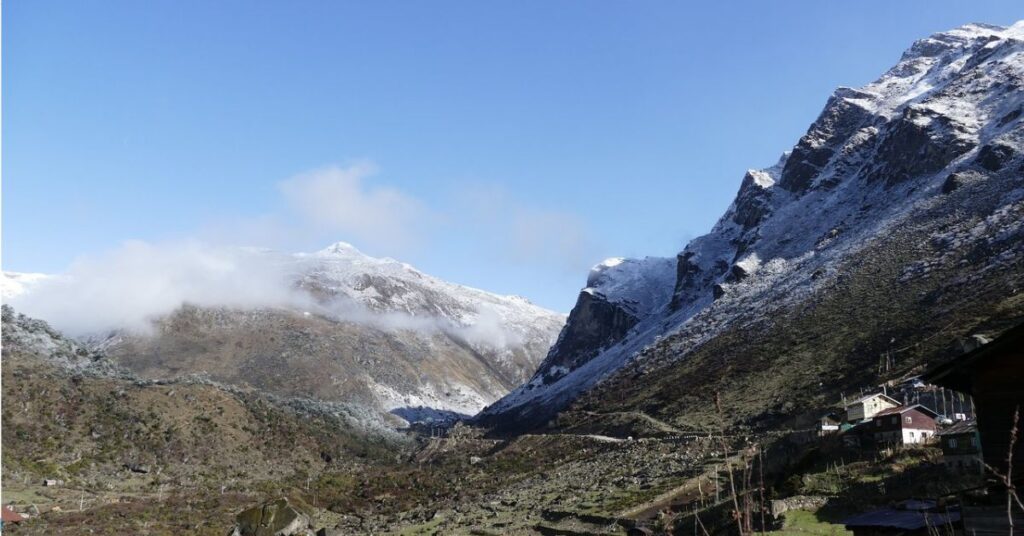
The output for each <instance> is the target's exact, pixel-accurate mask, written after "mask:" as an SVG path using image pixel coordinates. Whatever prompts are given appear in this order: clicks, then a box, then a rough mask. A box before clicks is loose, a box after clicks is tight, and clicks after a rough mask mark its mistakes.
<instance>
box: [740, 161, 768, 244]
mask: <svg viewBox="0 0 1024 536" xmlns="http://www.w3.org/2000/svg"><path fill="white" fill-rule="evenodd" d="M769 192H770V190H768V189H767V188H765V187H763V186H761V185H758V184H757V181H756V180H755V178H754V176H753V175H751V172H749V171H748V172H747V174H746V175H744V176H743V182H742V183H740V191H739V193H737V194H736V213H735V214H733V221H734V222H736V224H737V225H741V226H743V229H744V230H746V229H750V228H751V227H754V226H756V225H757V224H759V223H761V220H762V219H764V216H765V215H766V214H767V213H768V211H769V210H770V204H769V202H768V201H769V198H770V197H771V194H770V193H769Z"/></svg>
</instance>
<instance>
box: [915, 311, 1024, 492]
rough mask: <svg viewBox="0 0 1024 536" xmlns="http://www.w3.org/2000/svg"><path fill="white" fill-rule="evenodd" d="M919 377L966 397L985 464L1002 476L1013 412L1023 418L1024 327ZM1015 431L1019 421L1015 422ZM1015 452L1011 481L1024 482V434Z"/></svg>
mask: <svg viewBox="0 0 1024 536" xmlns="http://www.w3.org/2000/svg"><path fill="white" fill-rule="evenodd" d="M923 379H924V380H925V381H927V382H928V383H932V384H935V385H941V386H942V387H946V388H948V389H953V390H954V391H959V392H961V393H964V394H968V395H970V396H971V397H972V398H973V399H974V407H975V412H976V413H977V419H976V422H977V427H978V435H979V436H980V440H981V453H982V458H983V459H984V461H985V463H986V464H988V465H989V466H991V467H994V468H996V469H997V470H998V471H999V472H1001V473H1003V474H1005V472H1006V455H1007V453H1008V452H1009V446H1010V431H1011V430H1012V429H1013V428H1014V425H1015V423H1014V422H1013V416H1014V412H1015V411H1017V409H1018V408H1019V409H1020V412H1021V417H1024V324H1021V325H1018V326H1017V327H1015V328H1012V329H1010V330H1008V331H1006V332H1005V333H1003V334H1002V335H1001V336H1000V337H998V338H997V339H995V340H993V341H992V342H990V343H988V344H985V345H984V346H981V347H979V348H977V349H975V350H973V351H970V352H968V353H966V354H963V355H961V356H960V357H957V358H955V359H953V360H951V361H949V362H947V363H945V364H943V365H940V366H938V367H936V368H933V369H932V370H930V371H928V372H927V373H926V374H925V375H924V376H923ZM1016 425H1017V427H1018V429H1019V428H1021V427H1022V425H1021V423H1020V422H1018V423H1016ZM1019 437H1020V440H1018V441H1017V444H1016V448H1015V449H1014V452H1013V458H1014V460H1016V461H1018V462H1021V463H1015V464H1013V473H1014V474H1013V478H1014V480H1015V481H1020V480H1022V479H1024V430H1020V433H1019Z"/></svg>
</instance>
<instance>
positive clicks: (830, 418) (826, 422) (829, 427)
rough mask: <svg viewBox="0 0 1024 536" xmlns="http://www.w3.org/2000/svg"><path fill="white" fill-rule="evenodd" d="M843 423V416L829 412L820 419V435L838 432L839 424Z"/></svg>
mask: <svg viewBox="0 0 1024 536" xmlns="http://www.w3.org/2000/svg"><path fill="white" fill-rule="evenodd" d="M841 424H843V419H842V417H841V416H839V415H836V414H835V413H829V414H828V415H824V416H822V417H821V419H819V420H818V437H824V436H827V435H832V434H838V433H839V425H841Z"/></svg>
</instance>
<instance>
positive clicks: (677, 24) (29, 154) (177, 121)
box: [2, 0, 1024, 311]
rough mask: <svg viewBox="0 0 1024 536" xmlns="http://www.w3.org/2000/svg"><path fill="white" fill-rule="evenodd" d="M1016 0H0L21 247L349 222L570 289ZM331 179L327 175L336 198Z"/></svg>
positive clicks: (39, 255) (434, 254)
mask: <svg viewBox="0 0 1024 536" xmlns="http://www.w3.org/2000/svg"><path fill="white" fill-rule="evenodd" d="M1022 14H1024V9H1021V6H1020V4H1019V2H1011V1H1005V2H952V1H948V2H947V1H937V0H928V1H901V2H892V1H888V0H886V1H867V2H858V3H856V5H851V4H850V3H839V2H821V1H820V0H818V1H798V2H785V3H783V2H763V1H756V2H755V1H751V2H707V3H700V4H698V3H683V2H629V3H627V2H611V1H600V2H599V1H586V2H570V1H558V2H550V1H538V2H507V3H504V4H499V3H497V2H302V1H299V2H228V1H218V2H205V1H196V2H190V1H167V2H162V1H147V2H136V1H125V2H47V1H40V0H32V1H27V0H20V1H15V0H12V1H8V2H4V4H3V43H2V44H3V53H2V54H3V58H2V59H3V75H4V76H3V88H2V91H3V124H2V127H3V147H2V149H3V169H2V171H3V237H2V238H3V260H2V264H3V268H4V269H5V270H15V271H44V272H60V271H63V270H65V269H66V268H67V267H68V266H69V265H70V264H71V263H72V262H73V261H74V260H75V259H76V258H80V257H81V256H83V255H97V254H101V253H102V252H104V251H111V250H114V249H116V248H118V247H119V244H121V243H122V242H123V241H125V240H128V239H139V240H144V241H147V242H152V243H156V244H159V243H168V242H175V241H181V240H201V241H204V242H211V243H222V244H238V245H258V246H266V247H273V248H276V249H281V250H286V251H306V250H313V249H319V248H320V247H322V246H324V245H326V244H328V243H331V242H334V241H338V240H345V241H349V242H352V243H353V244H355V245H356V246H357V247H359V248H360V249H362V250H364V251H365V252H367V253H369V254H373V255H377V256H385V255H386V256H391V257H395V258H398V259H401V260H404V261H407V262H410V263H412V264H414V265H416V266H418V267H419V268H421V269H423V270H424V271H426V272H428V273H431V274H434V275H437V276H439V277H442V278H445V279H450V280H452V281H456V282H459V283H464V284H469V285H473V286H477V287H480V288H484V289H487V290H491V291H495V292H499V293H507V294H521V295H524V296H527V297H529V298H530V299H532V300H533V301H535V302H537V303H539V304H541V305H544V306H548V307H551V308H555V309H558V310H562V311H567V310H568V309H569V308H570V307H571V306H572V303H573V302H574V300H575V297H576V292H577V290H578V289H579V287H580V286H581V285H582V284H583V283H584V281H585V277H586V273H585V271H586V269H587V267H588V266H589V265H591V264H594V263H596V262H598V261H600V260H601V259H602V258H604V257H607V256H644V255H673V254H675V252H677V251H678V250H680V249H681V248H682V247H683V246H684V245H685V243H686V241H687V240H689V239H690V238H692V237H694V236H697V235H699V234H702V233H704V232H706V231H707V230H708V229H709V228H710V227H711V225H712V224H713V223H714V221H715V220H716V219H717V218H718V217H719V216H720V215H721V213H722V212H723V211H724V210H725V208H726V207H727V205H728V204H729V202H730V201H731V200H732V197H733V195H734V194H735V191H736V189H737V188H738V186H739V181H740V179H741V178H742V175H743V172H744V170H746V169H747V168H753V167H766V166H769V165H771V164H772V163H774V162H775V160H776V159H777V158H778V157H779V155H780V154H781V153H782V152H783V151H784V150H786V149H788V148H789V147H790V146H792V145H793V144H794V143H795V142H796V140H797V139H798V138H799V136H800V135H801V134H802V133H803V132H804V131H805V129H806V128H807V126H808V124H809V123H810V122H811V121H812V120H813V119H814V117H815V116H816V115H817V113H818V112H819V111H820V109H821V107H822V105H823V104H824V102H825V100H826V98H827V97H828V96H829V94H830V93H831V92H832V90H833V89H834V88H835V87H836V86H839V85H846V86H857V85H861V84H864V83H866V82H869V81H870V80H872V79H873V78H875V77H877V76H878V75H880V74H881V73H882V72H883V71H884V70H885V69H887V68H888V67H889V66H891V65H892V64H893V63H895V62H896V60H897V59H898V58H899V55H900V53H901V52H902V51H903V50H904V49H905V48H906V47H908V46H909V45H910V43H911V42H912V41H913V40H915V39H918V38H921V37H924V36H926V35H928V34H930V33H933V32H936V31H941V30H944V29H949V28H952V27H955V26H958V25H961V24H964V23H967V22H989V23H995V24H1003V25H1006V24H1010V23H1012V22H1014V21H1015V20H1017V19H1019V18H1021V16H1022ZM332 196H333V197H332Z"/></svg>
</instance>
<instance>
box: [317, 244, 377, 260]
mask: <svg viewBox="0 0 1024 536" xmlns="http://www.w3.org/2000/svg"><path fill="white" fill-rule="evenodd" d="M314 255H317V256H320V257H352V256H360V257H365V256H366V255H364V254H363V252H361V251H359V250H358V249H356V247H355V246H353V245H352V244H349V243H348V242H335V243H333V244H331V245H329V246H327V247H325V248H323V249H321V250H319V251H317V252H316V253H314Z"/></svg>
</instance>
